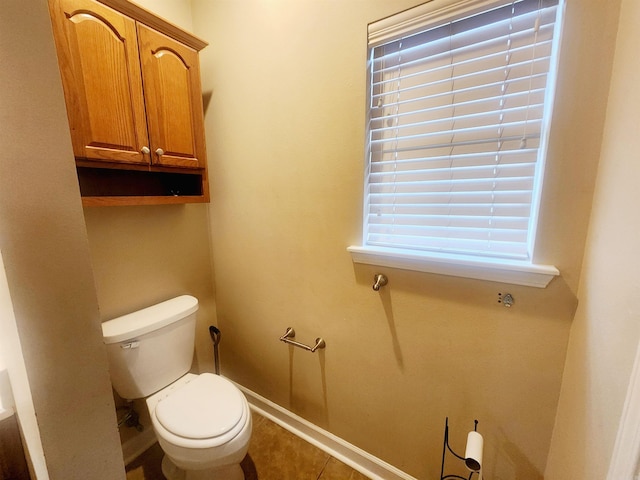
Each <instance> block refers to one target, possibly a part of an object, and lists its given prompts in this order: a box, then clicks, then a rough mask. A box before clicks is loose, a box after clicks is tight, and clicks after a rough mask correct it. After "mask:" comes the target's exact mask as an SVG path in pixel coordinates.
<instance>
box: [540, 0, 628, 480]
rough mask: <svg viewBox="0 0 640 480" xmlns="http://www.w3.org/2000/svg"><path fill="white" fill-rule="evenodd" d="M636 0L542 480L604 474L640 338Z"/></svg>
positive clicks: (621, 50)
mask: <svg viewBox="0 0 640 480" xmlns="http://www.w3.org/2000/svg"><path fill="white" fill-rule="evenodd" d="M638 25H640V4H638V2H637V1H635V0H623V1H622V8H621V11H620V26H619V30H618V37H617V43H616V51H615V59H614V64H613V75H612V79H611V91H610V94H609V104H608V109H607V121H606V125H605V134H604V139H603V145H602V154H601V159H600V165H599V170H598V181H597V184H596V190H595V195H594V201H593V205H594V207H593V210H592V213H591V221H590V226H589V236H588V240H587V248H586V250H585V260H584V273H583V275H582V280H581V282H580V289H579V298H580V305H579V307H578V311H577V313H576V316H575V320H574V322H573V325H572V327H571V336H570V341H569V348H568V353H567V363H566V367H565V372H564V379H563V384H562V391H561V395H560V402H559V407H558V416H557V419H556V426H555V429H554V434H553V440H552V442H551V451H550V454H549V463H548V466H547V470H546V475H545V478H546V479H547V480H559V479H566V478H598V479H604V478H606V475H607V471H608V469H609V462H610V460H611V453H612V450H613V446H614V442H615V439H616V434H617V431H618V426H619V422H620V416H621V412H622V407H623V404H624V400H625V395H626V392H627V387H628V385H629V375H630V372H631V368H632V366H633V361H634V357H635V354H636V349H637V348H638V341H639V340H640V322H639V321H638V320H639V317H640V315H639V300H638V299H639V298H640V297H639V293H640V280H639V279H638V271H640V258H639V257H638V245H639V244H640V219H639V218H638V215H637V205H638V203H639V202H640V195H639V194H638V184H639V183H640V158H639V157H640V153H639V152H640V138H638V132H637V125H638V123H639V122H640V113H639V109H638V107H639V106H640V91H639V90H638V85H640V65H639V64H638V61H637V59H638V54H637V46H638V43H639V42H640V32H639V31H638Z"/></svg>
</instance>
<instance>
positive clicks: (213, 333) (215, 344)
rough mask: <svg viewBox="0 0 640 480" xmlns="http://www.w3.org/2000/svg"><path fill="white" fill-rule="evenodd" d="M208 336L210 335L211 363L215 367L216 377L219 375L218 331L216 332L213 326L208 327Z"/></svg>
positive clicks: (219, 334)
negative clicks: (211, 342) (211, 347)
mask: <svg viewBox="0 0 640 480" xmlns="http://www.w3.org/2000/svg"><path fill="white" fill-rule="evenodd" d="M209 335H211V340H213V361H214V363H215V367H216V375H220V359H219V357H218V343H220V336H221V333H220V330H218V329H217V328H216V327H214V326H213V325H210V326H209Z"/></svg>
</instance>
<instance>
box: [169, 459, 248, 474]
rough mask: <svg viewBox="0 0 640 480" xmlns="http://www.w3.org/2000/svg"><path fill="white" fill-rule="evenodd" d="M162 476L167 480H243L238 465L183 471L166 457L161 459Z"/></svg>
mask: <svg viewBox="0 0 640 480" xmlns="http://www.w3.org/2000/svg"><path fill="white" fill-rule="evenodd" d="M162 474H163V475H164V476H165V477H167V480H245V479H244V472H243V471H242V468H241V467H240V465H239V464H237V463H236V464H233V465H227V466H224V467H218V468H208V469H205V470H189V471H186V470H183V469H181V468H179V467H177V466H176V465H175V464H174V463H173V462H172V461H171V459H170V458H169V457H167V456H166V455H165V456H164V457H162Z"/></svg>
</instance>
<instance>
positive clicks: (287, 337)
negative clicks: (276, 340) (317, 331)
mask: <svg viewBox="0 0 640 480" xmlns="http://www.w3.org/2000/svg"><path fill="white" fill-rule="evenodd" d="M295 336H296V331H295V330H294V329H293V328H291V327H288V328H287V331H286V332H284V335H282V336H281V337H280V341H281V342H284V343H288V344H289V345H293V346H294V347H300V348H302V349H304V350H307V351H309V352H311V353H313V352H315V351H316V350H318V349H319V348H325V347H326V346H327V344H326V343H325V341H324V340H323V339H322V338H320V337H318V338H316V344H315V345H314V346H313V347H310V346H309V345H305V344H304V343H300V342H296V341H295V340H292V339H293V338H295Z"/></svg>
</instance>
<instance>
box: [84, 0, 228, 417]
mask: <svg viewBox="0 0 640 480" xmlns="http://www.w3.org/2000/svg"><path fill="white" fill-rule="evenodd" d="M136 3H138V4H139V5H141V6H143V7H145V8H147V9H148V10H150V11H152V12H154V13H155V14H156V15H159V16H161V17H163V18H166V19H167V20H169V21H171V22H173V23H175V24H176V25H178V26H180V27H182V28H184V29H187V30H191V6H190V1H189V0H162V1H157V0H142V1H138V2H136ZM208 208H209V206H208V205H203V204H191V205H158V206H140V207H110V208H109V207H108V208H101V207H93V208H85V209H84V213H85V219H86V224H87V231H88V235H89V247H90V251H91V260H92V263H93V266H94V274H95V281H96V286H97V292H98V303H99V305H100V315H101V318H102V320H103V321H104V320H108V319H110V318H114V317H116V316H119V315H123V314H125V313H129V312H132V311H134V310H137V309H140V308H143V307H146V306H149V305H152V304H154V303H157V302H160V301H162V300H166V299H168V298H171V297H174V296H177V295H182V294H190V295H194V296H195V297H196V298H198V300H199V303H200V309H199V312H198V324H197V332H198V333H197V338H196V356H197V362H196V363H195V364H194V368H195V369H196V370H208V371H211V370H212V369H213V346H212V343H211V338H210V336H209V331H208V326H209V325H216V323H217V322H216V311H215V302H214V287H213V274H212V263H211V242H210V239H209V237H210V235H211V231H210V229H209V212H208ZM141 408H144V404H141Z"/></svg>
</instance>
